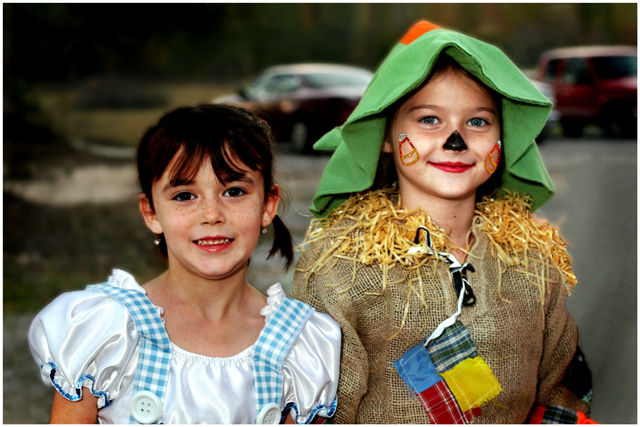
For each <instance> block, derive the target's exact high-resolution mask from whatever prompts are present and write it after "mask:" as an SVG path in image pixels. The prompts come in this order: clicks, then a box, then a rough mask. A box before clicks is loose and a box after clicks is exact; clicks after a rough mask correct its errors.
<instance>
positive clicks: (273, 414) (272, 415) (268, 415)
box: [256, 402, 282, 424]
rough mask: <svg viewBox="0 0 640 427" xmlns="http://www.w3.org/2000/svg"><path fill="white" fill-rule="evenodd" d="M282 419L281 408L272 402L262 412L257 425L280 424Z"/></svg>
mask: <svg viewBox="0 0 640 427" xmlns="http://www.w3.org/2000/svg"><path fill="white" fill-rule="evenodd" d="M280 418H282V413H281V412H280V407H279V406H278V405H277V404H275V403H273V402H272V403H268V404H266V405H265V406H264V407H263V408H262V409H261V410H260V413H259V414H258V419H257V420H256V424H280Z"/></svg>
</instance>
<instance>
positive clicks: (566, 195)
mask: <svg viewBox="0 0 640 427" xmlns="http://www.w3.org/2000/svg"><path fill="white" fill-rule="evenodd" d="M541 153H542V156H543V157H544V160H545V164H546V165H547V168H548V169H549V172H550V174H551V177H552V179H553V182H554V184H555V186H556V191H557V193H556V196H555V197H554V198H553V199H552V200H551V201H550V202H549V203H548V204H547V205H545V206H543V207H542V209H541V212H540V215H542V216H544V217H546V218H547V219H549V220H550V222H551V223H556V224H559V225H560V230H561V232H562V234H563V236H564V237H565V238H566V240H567V241H568V242H569V244H570V246H569V252H570V254H571V255H572V257H573V260H574V264H573V265H574V271H575V273H576V275H577V276H578V284H577V286H576V288H575V293H574V294H573V296H572V297H571V298H569V300H568V302H567V305H568V307H569V311H570V312H571V314H572V315H573V317H574V318H575V320H576V323H577V324H578V327H579V328H580V346H581V348H582V349H583V351H584V353H585V355H586V358H587V362H588V363H589V366H590V368H591V371H592V375H593V394H594V398H593V406H592V414H591V415H592V416H593V418H594V419H595V420H598V421H600V422H601V423H616V424H617V423H636V422H637V144H636V141H611V140H608V141H607V140H599V139H597V138H593V139H580V140H574V141H562V140H550V141H548V143H545V144H543V145H542V146H541Z"/></svg>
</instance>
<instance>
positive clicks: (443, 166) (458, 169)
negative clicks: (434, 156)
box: [430, 162, 473, 173]
mask: <svg viewBox="0 0 640 427" xmlns="http://www.w3.org/2000/svg"><path fill="white" fill-rule="evenodd" d="M430 164H431V165H432V166H434V167H435V168H437V169H440V170H442V171H444V172H452V173H462V172H465V171H467V170H469V169H471V168H472V167H473V164H467V163H462V162H440V163H438V162H431V163H430Z"/></svg>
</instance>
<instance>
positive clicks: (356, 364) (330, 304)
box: [291, 243, 369, 424]
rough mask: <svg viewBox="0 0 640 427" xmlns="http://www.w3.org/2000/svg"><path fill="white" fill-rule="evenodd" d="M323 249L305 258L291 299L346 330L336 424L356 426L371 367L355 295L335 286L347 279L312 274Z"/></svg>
mask: <svg viewBox="0 0 640 427" xmlns="http://www.w3.org/2000/svg"><path fill="white" fill-rule="evenodd" d="M322 246H323V245H322V244H321V243H315V244H311V245H310V246H309V248H308V249H307V250H306V251H304V252H303V253H302V254H301V256H300V259H299V260H298V263H297V265H296V269H295V272H294V288H293V292H292V294H291V296H292V298H296V299H298V300H300V301H303V302H306V303H307V304H309V305H311V306H312V307H314V308H315V309H316V310H318V311H320V312H322V313H326V314H328V315H330V316H331V317H333V319H334V320H335V321H336V322H338V323H339V324H340V326H341V328H342V353H341V356H340V379H339V381H338V406H337V409H336V414H335V416H334V418H333V420H334V421H335V422H336V423H346V424H354V423H355V422H356V415H357V412H358V407H359V405H360V401H361V400H362V397H363V396H364V395H365V393H366V392H367V378H368V376H369V364H368V361H367V357H366V352H365V349H364V347H363V345H362V342H361V341H360V338H359V336H358V333H357V325H358V319H357V312H356V310H354V308H353V307H354V306H353V304H352V301H351V298H352V297H351V293H350V292H343V293H340V292H338V291H337V290H336V287H334V286H331V285H335V284H337V283H340V282H343V281H344V277H336V276H337V275H336V273H335V272H336V271H337V269H336V268H328V269H322V270H321V272H315V273H311V272H309V271H308V269H309V267H310V266H311V265H313V264H314V263H315V261H316V260H317V259H318V257H319V256H320V254H322V253H323V248H322Z"/></svg>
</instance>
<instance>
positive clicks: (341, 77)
mask: <svg viewBox="0 0 640 427" xmlns="http://www.w3.org/2000/svg"><path fill="white" fill-rule="evenodd" d="M304 77H305V80H306V81H307V84H308V85H309V86H310V87H312V88H316V89H318V88H325V87H335V86H352V87H366V86H367V85H368V84H369V81H370V80H371V76H369V75H367V74H365V73H363V74H355V73H354V74H340V73H311V74H305V75H304Z"/></svg>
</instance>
